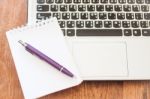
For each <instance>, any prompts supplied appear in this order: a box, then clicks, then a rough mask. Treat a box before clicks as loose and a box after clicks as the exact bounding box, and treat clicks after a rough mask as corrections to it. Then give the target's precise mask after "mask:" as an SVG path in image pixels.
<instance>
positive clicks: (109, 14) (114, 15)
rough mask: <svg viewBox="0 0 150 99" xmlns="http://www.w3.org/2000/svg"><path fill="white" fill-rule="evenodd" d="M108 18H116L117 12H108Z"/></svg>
mask: <svg viewBox="0 0 150 99" xmlns="http://www.w3.org/2000/svg"><path fill="white" fill-rule="evenodd" d="M108 19H112V20H113V19H116V13H108Z"/></svg>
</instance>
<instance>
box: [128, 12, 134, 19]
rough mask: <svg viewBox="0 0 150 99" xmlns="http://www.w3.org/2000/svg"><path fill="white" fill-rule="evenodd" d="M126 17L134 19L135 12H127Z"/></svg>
mask: <svg viewBox="0 0 150 99" xmlns="http://www.w3.org/2000/svg"><path fill="white" fill-rule="evenodd" d="M126 18H127V19H128V20H133V19H134V13H126Z"/></svg>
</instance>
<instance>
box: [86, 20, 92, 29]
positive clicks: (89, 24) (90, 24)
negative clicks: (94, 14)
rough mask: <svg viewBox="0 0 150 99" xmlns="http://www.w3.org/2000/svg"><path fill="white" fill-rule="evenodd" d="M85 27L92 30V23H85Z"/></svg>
mask: <svg viewBox="0 0 150 99" xmlns="http://www.w3.org/2000/svg"><path fill="white" fill-rule="evenodd" d="M85 27H87V28H93V21H85Z"/></svg>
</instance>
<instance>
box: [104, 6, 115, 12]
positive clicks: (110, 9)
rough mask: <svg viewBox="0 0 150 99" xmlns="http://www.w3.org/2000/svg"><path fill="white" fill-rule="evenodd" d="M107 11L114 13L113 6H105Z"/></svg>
mask: <svg viewBox="0 0 150 99" xmlns="http://www.w3.org/2000/svg"><path fill="white" fill-rule="evenodd" d="M105 10H106V11H113V5H105Z"/></svg>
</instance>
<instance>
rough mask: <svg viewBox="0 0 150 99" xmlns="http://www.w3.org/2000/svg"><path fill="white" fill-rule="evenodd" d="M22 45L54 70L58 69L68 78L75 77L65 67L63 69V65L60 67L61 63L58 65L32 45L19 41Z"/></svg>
mask: <svg viewBox="0 0 150 99" xmlns="http://www.w3.org/2000/svg"><path fill="white" fill-rule="evenodd" d="M18 42H19V43H20V44H21V45H23V46H24V47H25V49H26V50H27V51H28V52H29V53H31V54H33V55H35V56H37V57H39V58H40V59H42V60H44V61H45V62H47V63H48V64H50V65H52V66H53V67H54V68H56V69H57V70H59V71H60V72H62V73H64V74H66V75H67V76H70V77H73V76H74V75H73V74H72V73H71V72H70V71H69V70H67V69H66V68H65V67H63V66H62V65H60V64H59V63H57V62H56V61H54V60H53V59H51V58H49V57H48V56H46V55H45V54H43V53H42V52H40V51H39V50H37V49H36V48H34V47H33V46H31V45H30V44H28V43H26V42H23V41H21V40H19V41H18Z"/></svg>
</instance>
